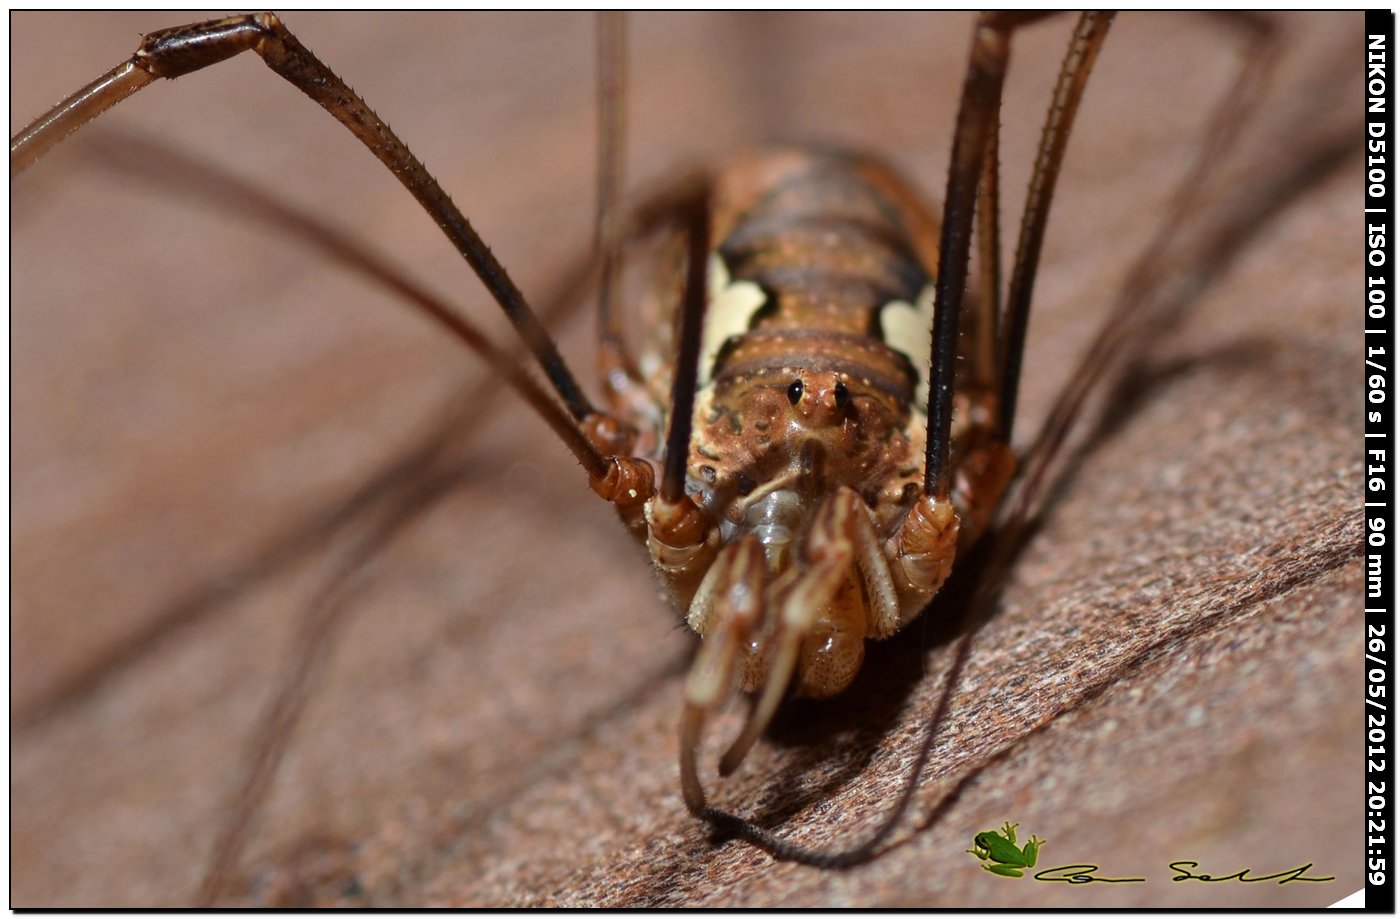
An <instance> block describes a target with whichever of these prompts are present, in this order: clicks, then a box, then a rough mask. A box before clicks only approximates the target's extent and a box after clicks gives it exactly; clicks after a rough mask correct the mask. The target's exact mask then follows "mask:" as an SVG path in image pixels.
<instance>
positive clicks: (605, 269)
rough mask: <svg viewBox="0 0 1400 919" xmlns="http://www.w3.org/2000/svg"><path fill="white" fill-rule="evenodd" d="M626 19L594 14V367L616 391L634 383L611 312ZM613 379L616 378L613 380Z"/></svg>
mask: <svg viewBox="0 0 1400 919" xmlns="http://www.w3.org/2000/svg"><path fill="white" fill-rule="evenodd" d="M626 142H627V14H626V13H625V12H619V11H616V10H613V11H604V12H600V13H598V205H597V212H596V219H595V222H594V235H593V244H594V247H595V249H596V250H597V252H598V254H599V260H600V262H601V265H602V268H601V277H600V280H599V282H598V365H599V370H600V371H601V373H602V377H603V379H604V380H605V381H606V383H607V385H608V386H609V387H610V388H612V389H614V390H621V389H624V388H626V387H627V386H628V384H629V382H630V381H632V380H635V379H636V378H637V375H638V374H637V369H636V366H635V365H634V364H633V362H632V360H631V359H630V357H629V356H628V354H627V349H626V347H625V345H624V344H623V332H622V317H621V316H620V315H619V314H618V308H617V294H618V291H617V281H618V268H619V261H618V257H617V256H618V253H617V226H616V224H617V215H618V211H619V208H620V206H621V199H622V186H623V183H624V182H625V174H626V154H627V147H626ZM619 375H620V377H621V378H619Z"/></svg>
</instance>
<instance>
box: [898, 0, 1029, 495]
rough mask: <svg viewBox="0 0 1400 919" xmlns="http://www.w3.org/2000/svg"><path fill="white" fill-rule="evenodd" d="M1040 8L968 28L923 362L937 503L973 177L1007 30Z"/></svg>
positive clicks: (992, 122) (984, 18) (928, 478)
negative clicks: (967, 57) (929, 344)
mask: <svg viewBox="0 0 1400 919" xmlns="http://www.w3.org/2000/svg"><path fill="white" fill-rule="evenodd" d="M1045 15H1047V14H1045V13H983V14H982V15H981V16H979V17H978V18H977V25H976V26H975V27H974V28H973V32H972V60H971V63H970V64H969V66H968V71H967V80H966V82H965V83H964V84H963V95H962V101H961V102H960V103H959V105H958V120H957V127H956V129H955V132H954V134H953V156H952V164H951V165H950V166H949V168H948V188H947V193H946V195H945V196H944V200H943V230H942V236H941V237H940V239H939V243H938V280H937V283H936V286H935V290H936V293H935V300H934V302H935V304H936V310H937V311H936V313H935V315H934V320H933V348H932V359H931V363H932V366H931V367H930V368H929V381H930V382H929V415H928V445H927V449H928V453H927V456H926V457H925V463H924V494H925V496H927V497H931V498H933V499H934V500H935V501H938V502H946V501H947V500H948V496H949V494H950V493H951V491H952V483H953V471H952V465H951V463H950V455H951V450H952V436H951V432H952V427H953V377H954V371H955V369H956V363H957V361H956V355H957V352H958V329H959V315H960V313H961V310H962V301H963V294H964V289H965V288H966V286H967V261H968V252H969V248H970V246H971V241H972V217H973V212H974V211H975V209H976V208H975V205H976V202H977V186H978V179H979V178H980V177H981V174H982V169H983V165H984V162H985V160H986V156H987V145H988V143H989V140H990V138H991V136H992V134H993V133H994V131H995V129H996V125H997V120H998V118H1000V117H1001V116H1000V113H1001V91H1002V85H1003V84H1004V82H1005V80H1006V66H1007V61H1008V59H1009V57H1010V44H1011V33H1012V32H1013V31H1014V30H1015V29H1017V28H1019V27H1020V26H1023V25H1025V24H1027V23H1029V22H1033V21H1035V20H1036V19H1039V18H1042V17H1043V16H1045Z"/></svg>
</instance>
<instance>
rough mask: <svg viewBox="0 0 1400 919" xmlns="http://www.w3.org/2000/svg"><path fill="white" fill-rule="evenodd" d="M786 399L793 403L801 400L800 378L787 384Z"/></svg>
mask: <svg viewBox="0 0 1400 919" xmlns="http://www.w3.org/2000/svg"><path fill="white" fill-rule="evenodd" d="M788 401H789V402H791V403H792V404H793V405H796V404H797V403H799V402H801V401H802V381H801V380H793V381H792V385H790V386H788Z"/></svg>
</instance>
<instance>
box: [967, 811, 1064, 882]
mask: <svg viewBox="0 0 1400 919" xmlns="http://www.w3.org/2000/svg"><path fill="white" fill-rule="evenodd" d="M1020 825H1021V824H1019V823H1011V822H1010V821H1008V822H1006V823H1004V824H1002V827H1001V832H997V831H995V830H987V831H986V832H985V833H978V834H977V835H976V836H974V837H972V848H971V849H968V850H967V852H968V854H969V855H975V856H977V857H978V858H980V859H981V860H982V861H984V862H991V863H992V864H989V865H983V866H982V870H984V871H990V872H991V873H992V874H999V875H1001V876H1002V877H1004V878H1019V877H1023V876H1024V875H1025V869H1027V868H1034V867H1035V860H1036V857H1037V856H1038V855H1039V854H1040V847H1041V846H1043V845H1045V840H1043V839H1037V838H1036V837H1035V836H1032V837H1031V838H1030V841H1028V842H1027V843H1026V844H1025V845H1024V846H1022V847H1021V848H1019V849H1018V848H1016V827H1018V826H1020Z"/></svg>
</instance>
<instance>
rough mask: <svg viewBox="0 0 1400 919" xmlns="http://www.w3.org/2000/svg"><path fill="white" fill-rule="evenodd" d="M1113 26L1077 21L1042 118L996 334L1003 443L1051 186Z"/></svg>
mask: <svg viewBox="0 0 1400 919" xmlns="http://www.w3.org/2000/svg"><path fill="white" fill-rule="evenodd" d="M1112 23H1113V14H1112V13H1085V14H1084V15H1083V16H1081V17H1080V19H1079V22H1078V24H1077V25H1076V26H1075V29H1074V37H1073V38H1071V39H1070V45H1069V51H1068V52H1067V53H1066V54H1065V62H1064V64H1063V65H1062V66H1061V68H1060V78H1059V80H1058V81H1057V82H1056V84H1055V94H1054V96H1053V98H1052V100H1051V103H1050V111H1049V114H1047V115H1046V117H1045V130H1044V131H1043V132H1042V133H1041V137H1040V149H1039V151H1038V152H1037V154H1036V159H1035V171H1034V172H1033V173H1032V174H1031V185H1030V191H1029V192H1028V193H1027V196H1026V208H1025V211H1023V212H1022V217H1021V236H1020V239H1019V241H1018V242H1017V244H1016V262H1015V264H1014V266H1013V267H1012V269H1011V287H1010V289H1009V290H1008V291H1007V296H1006V319H1005V321H1004V322H1003V323H1002V329H1001V334H1002V338H1001V355H1000V360H999V362H998V363H999V365H1000V367H1001V373H1000V379H1001V398H1000V400H999V401H998V406H999V408H998V416H999V417H998V425H997V427H998V430H999V431H1000V433H1001V436H1002V438H1003V439H1004V440H1006V441H1010V440H1011V424H1012V422H1013V421H1014V420H1015V418H1016V394H1017V390H1018V389H1019V384H1020V379H1021V356H1022V353H1023V352H1024V351H1025V349H1026V326H1027V324H1028V323H1029V321H1030V311H1031V293H1032V291H1033V290H1034V288H1035V272H1036V268H1037V267H1038V266H1039V264H1040V248H1041V244H1042V243H1043V242H1044V241H1045V227H1046V226H1047V224H1048V223H1049V220H1050V202H1051V200H1052V199H1053V198H1054V196H1055V183H1056V181H1057V180H1058V179H1059V177H1060V165H1061V164H1062V163H1063V162H1064V157H1065V148H1066V147H1067V146H1068V144H1069V132H1070V128H1071V127H1073V125H1074V116H1075V114H1076V113H1077V112H1078V111H1079V102H1080V100H1081V99H1083V97H1084V87H1085V85H1086V84H1087V83H1088V80H1089V71H1090V70H1092V69H1093V67H1094V61H1095V60H1096V59H1097V58H1098V54H1099V48H1101V47H1102V46H1103V40H1104V38H1105V37H1106V36H1107V35H1108V27H1109V26H1110V25H1112Z"/></svg>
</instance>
